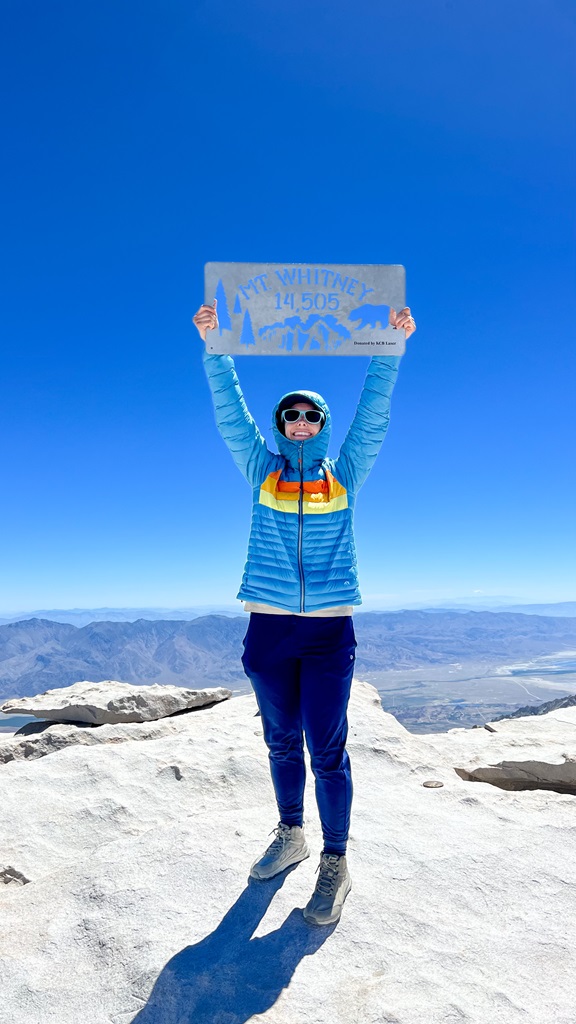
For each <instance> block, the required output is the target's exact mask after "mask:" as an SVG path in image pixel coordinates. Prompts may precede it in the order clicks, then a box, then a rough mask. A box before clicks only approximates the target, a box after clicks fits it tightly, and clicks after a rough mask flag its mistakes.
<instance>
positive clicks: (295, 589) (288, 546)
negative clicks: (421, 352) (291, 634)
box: [204, 352, 400, 612]
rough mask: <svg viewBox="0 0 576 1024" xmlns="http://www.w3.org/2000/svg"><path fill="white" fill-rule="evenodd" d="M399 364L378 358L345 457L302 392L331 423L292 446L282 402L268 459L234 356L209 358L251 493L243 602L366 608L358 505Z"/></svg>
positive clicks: (226, 427)
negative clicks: (335, 451)
mask: <svg viewBox="0 0 576 1024" xmlns="http://www.w3.org/2000/svg"><path fill="white" fill-rule="evenodd" d="M399 363H400V357H399V356H375V357H374V358H373V359H372V360H371V361H370V365H369V367H368V373H367V376H366V381H365V383H364V387H363V389H362V394H361V396H360V401H359V403H358V408H357V410H356V415H355V416H354V419H353V421H352V424H351V426H350V429H349V430H348V433H347V435H346V438H345V440H344V443H343V445H342V448H341V449H340V454H339V456H338V458H337V459H329V458H328V457H327V451H328V443H329V441H330V425H331V421H330V410H329V408H328V406H327V405H326V402H325V401H324V399H323V398H322V397H321V396H320V395H318V394H316V393H315V392H313V391H302V390H300V389H297V392H298V394H299V395H305V396H306V397H307V398H309V399H310V401H311V402H312V403H313V404H314V405H317V406H319V407H320V408H321V409H322V410H323V411H324V413H325V415H326V422H325V424H324V426H323V428H322V430H321V431H320V432H319V433H318V434H316V435H315V437H311V438H309V439H308V440H306V441H289V440H288V438H286V437H284V435H283V434H282V433H281V432H280V431H279V429H278V426H277V423H276V412H277V410H278V406H279V405H280V402H281V401H282V399H280V401H279V402H278V403H277V404H276V406H275V407H274V411H273V414H272V427H273V431H274V436H275V438H276V443H277V445H278V451H279V454H276V453H274V452H271V451H269V450H268V448H267V447H266V442H265V440H264V438H263V437H262V434H261V433H260V431H259V430H258V427H257V426H256V424H255V422H254V420H253V419H252V417H251V415H250V413H249V412H248V409H247V407H246V403H245V401H244V398H243V395H242V391H241V389H240V384H239V383H238V377H237V375H236V371H235V368H234V362H233V360H232V358H231V356H228V355H211V354H209V353H208V352H205V353H204V366H205V368H206V373H207V375H208V381H209V384H210V388H211V390H212V395H213V398H214V407H215V410H216V422H217V424H218V428H219V430H220V433H221V434H222V437H223V438H224V441H225V442H226V444H227V445H228V448H229V449H230V451H231V453H232V457H233V459H234V461H235V463H236V465H237V466H238V469H239V470H240V471H241V472H242V473H243V474H244V476H245V477H246V479H247V481H248V483H249V484H250V486H251V487H252V491H253V511H252V529H251V531H250V540H249V543H248V558H247V561H246V566H245V569H244V576H243V578H242V586H241V587H240V592H239V594H238V598H239V599H240V600H241V601H254V602H258V603H263V604H269V605H274V606H276V607H277V608H283V609H284V610H285V611H288V612H314V611H319V610H320V609H322V608H330V607H335V606H338V605H357V604H361V603H362V599H361V597H360V590H359V587H358V569H357V564H356V550H355V546H354V533H353V514H354V503H355V499H356V494H357V492H358V490H359V488H360V487H361V485H362V484H363V483H364V481H365V479H366V477H367V476H368V473H369V472H370V470H371V469H372V466H373V465H374V461H375V459H376V456H377V455H378V452H379V450H380V445H381V444H382V441H383V440H384V437H385V435H386V431H387V429H388V421H389V413H390V396H391V394H392V390H393V388H394V384H395V383H396V376H397V373H398V366H399ZM289 394H294V392H289ZM283 397H286V396H283Z"/></svg>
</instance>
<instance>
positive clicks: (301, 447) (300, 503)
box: [298, 443, 305, 612]
mask: <svg viewBox="0 0 576 1024" xmlns="http://www.w3.org/2000/svg"><path fill="white" fill-rule="evenodd" d="M298 448H299V455H298V465H299V467H300V493H299V495H298V572H299V573H300V611H301V612H303V611H304V599H305V594H304V568H303V565H302V531H303V529H304V464H303V455H302V453H303V450H304V443H302V444H300V445H299V446H298Z"/></svg>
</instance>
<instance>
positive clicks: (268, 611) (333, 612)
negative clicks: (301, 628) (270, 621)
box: [243, 601, 354, 619]
mask: <svg viewBox="0 0 576 1024" xmlns="http://www.w3.org/2000/svg"><path fill="white" fill-rule="evenodd" d="M243 603H244V611H245V612H260V614H264V615H300V616H302V618H305V619H316V618H318V619H327V618H334V617H336V616H337V615H352V612H353V610H354V606H353V605H351V604H339V605H336V606H335V607H334V608H320V610H319V611H317V612H287V611H285V609H284V608H276V607H275V605H272V604H257V603H256V602H254V601H244V602H243Z"/></svg>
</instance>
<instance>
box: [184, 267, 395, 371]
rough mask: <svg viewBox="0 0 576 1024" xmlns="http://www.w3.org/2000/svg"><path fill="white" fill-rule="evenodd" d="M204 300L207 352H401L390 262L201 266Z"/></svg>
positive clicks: (331, 353)
mask: <svg viewBox="0 0 576 1024" xmlns="http://www.w3.org/2000/svg"><path fill="white" fill-rule="evenodd" d="M204 288H205V290H204V301H205V302H206V303H207V304H208V305H212V303H213V301H214V299H217V300H218V305H217V308H218V320H219V327H218V328H217V329H216V330H214V331H208V333H207V336H206V348H207V350H208V351H209V352H228V353H230V354H234V355H249V356H250V355H255V356H283V355H298V356H308V355H310V356H366V355H402V353H403V352H404V348H405V335H404V331H403V330H395V329H394V328H393V327H391V326H390V324H389V315H390V309H391V308H392V309H395V310H396V311H397V312H398V311H399V310H400V309H402V308H403V307H404V306H405V304H406V302H405V293H406V274H405V270H404V267H402V266H399V265H394V264H392V265H389V264H374V263H373V264H368V265H366V266H363V265H359V264H334V263H206V264H205V267H204Z"/></svg>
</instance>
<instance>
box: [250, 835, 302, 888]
mask: <svg viewBox="0 0 576 1024" xmlns="http://www.w3.org/2000/svg"><path fill="white" fill-rule="evenodd" d="M274 835H275V837H276V838H275V839H273V840H272V842H271V843H270V846H269V847H268V849H267V850H266V853H264V854H263V856H262V857H260V858H259V859H258V860H256V861H254V863H253V865H252V867H251V868H250V874H251V876H252V878H261V879H263V878H272V877H273V876H274V875H278V874H280V872H281V871H284V870H285V869H286V868H289V867H290V866H291V865H292V864H298V862H299V861H301V860H306V857H309V856H310V850H309V849H308V846H307V845H306V839H305V838H304V831H303V829H301V828H300V826H299V825H292V826H290V825H283V824H282V822H280V823H279V825H278V828H275V829H274Z"/></svg>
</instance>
